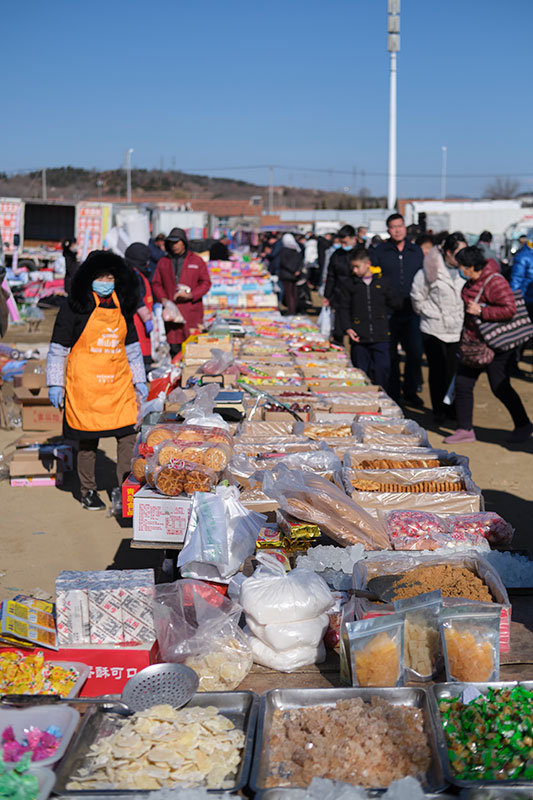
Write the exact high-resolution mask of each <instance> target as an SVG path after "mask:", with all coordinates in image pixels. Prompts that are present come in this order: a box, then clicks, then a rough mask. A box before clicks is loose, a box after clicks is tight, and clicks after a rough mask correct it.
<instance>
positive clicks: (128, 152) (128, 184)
mask: <svg viewBox="0 0 533 800" xmlns="http://www.w3.org/2000/svg"><path fill="white" fill-rule="evenodd" d="M132 153H133V147H130V148H128V150H126V202H128V203H131V154H132Z"/></svg>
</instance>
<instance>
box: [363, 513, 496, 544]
mask: <svg viewBox="0 0 533 800" xmlns="http://www.w3.org/2000/svg"><path fill="white" fill-rule="evenodd" d="M379 516H380V518H381V519H383V521H384V523H385V526H386V529H387V535H388V536H389V539H390V542H391V545H392V547H393V549H394V550H438V549H440V548H448V549H451V550H457V549H468V548H475V549H476V550H490V545H489V543H488V541H487V539H486V538H485V537H484V536H483V535H481V534H479V533H478V534H474V533H470V532H469V531H468V530H466V529H465V530H463V531H461V532H459V531H457V532H456V533H455V535H453V534H452V532H451V529H450V525H449V523H448V521H447V519H446V518H444V517H439V516H438V515H437V514H432V513H431V512H429V511H381V512H379ZM461 516H462V515H461ZM468 516H475V515H465V517H468ZM502 522H503V520H502Z"/></svg>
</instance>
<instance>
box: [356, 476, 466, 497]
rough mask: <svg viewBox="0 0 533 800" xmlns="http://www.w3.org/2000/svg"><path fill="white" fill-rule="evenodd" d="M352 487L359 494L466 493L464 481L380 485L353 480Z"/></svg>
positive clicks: (376, 482) (375, 482) (374, 482)
mask: <svg viewBox="0 0 533 800" xmlns="http://www.w3.org/2000/svg"><path fill="white" fill-rule="evenodd" d="M352 486H353V488H354V489H355V490H356V491H358V492H392V493H393V494H398V493H399V494H402V493H403V492H414V493H416V494H425V493H426V492H466V485H465V482H464V481H419V482H418V483H379V482H378V481H367V480H359V479H358V478H355V479H352Z"/></svg>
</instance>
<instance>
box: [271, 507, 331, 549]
mask: <svg viewBox="0 0 533 800" xmlns="http://www.w3.org/2000/svg"><path fill="white" fill-rule="evenodd" d="M276 522H277V526H278V528H279V530H280V531H281V532H282V534H283V544H284V545H285V547H287V548H288V549H289V550H307V549H308V548H309V547H311V545H312V544H313V541H314V540H316V539H319V538H320V535H321V534H320V528H319V527H318V525H312V524H311V523H309V522H302V521H301V520H298V519H294V518H293V517H291V516H290V514H286V513H285V512H284V511H279V510H278V511H276Z"/></svg>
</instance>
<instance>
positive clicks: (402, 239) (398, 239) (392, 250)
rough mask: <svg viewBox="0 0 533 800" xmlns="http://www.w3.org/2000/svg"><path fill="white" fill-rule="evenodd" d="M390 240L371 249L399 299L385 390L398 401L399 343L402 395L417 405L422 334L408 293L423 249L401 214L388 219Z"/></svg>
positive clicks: (393, 319)
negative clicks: (412, 237)
mask: <svg viewBox="0 0 533 800" xmlns="http://www.w3.org/2000/svg"><path fill="white" fill-rule="evenodd" d="M387 230H388V232H389V236H390V239H387V241H385V242H383V243H382V244H380V245H379V246H378V247H376V248H373V249H372V250H371V257H372V263H373V264H375V265H376V266H379V267H380V268H381V271H382V273H383V276H384V277H385V278H387V280H388V281H389V283H390V284H391V285H392V287H393V289H394V290H395V291H396V293H397V294H398V295H399V296H400V297H401V299H402V305H401V308H400V309H398V310H397V311H394V312H393V313H392V314H391V316H390V319H389V324H390V345H391V374H390V381H389V387H388V392H389V394H390V396H391V397H392V398H393V399H394V400H399V399H400V395H401V391H400V361H399V357H398V344H401V346H402V348H403V350H404V352H405V369H404V375H403V397H404V400H405V402H406V403H407V404H409V405H412V406H415V407H416V408H420V407H421V406H422V405H423V401H422V399H421V398H420V397H419V396H418V394H417V388H418V382H419V377H420V365H421V361H422V337H421V334H420V320H419V317H418V314H415V312H414V311H413V307H412V305H411V299H410V296H409V295H410V292H411V284H412V283H413V278H414V277H415V275H416V273H417V272H418V270H419V269H421V268H422V266H423V260H424V259H423V254H422V250H421V249H420V247H419V246H418V245H417V244H413V243H412V242H410V241H408V239H407V238H406V237H407V230H406V228H405V222H404V219H403V217H402V215H401V214H391V215H390V216H389V217H388V218H387Z"/></svg>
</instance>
